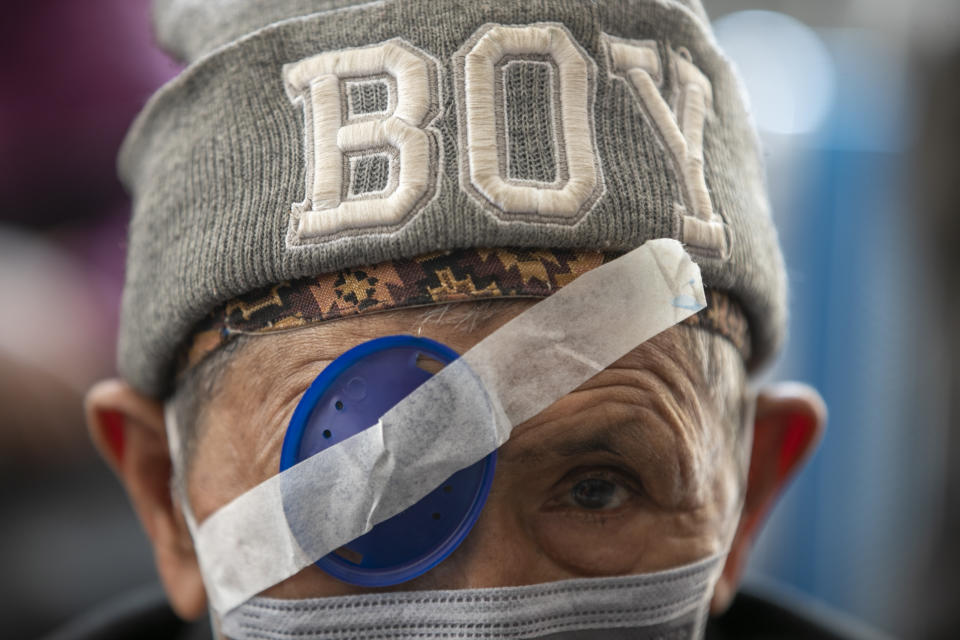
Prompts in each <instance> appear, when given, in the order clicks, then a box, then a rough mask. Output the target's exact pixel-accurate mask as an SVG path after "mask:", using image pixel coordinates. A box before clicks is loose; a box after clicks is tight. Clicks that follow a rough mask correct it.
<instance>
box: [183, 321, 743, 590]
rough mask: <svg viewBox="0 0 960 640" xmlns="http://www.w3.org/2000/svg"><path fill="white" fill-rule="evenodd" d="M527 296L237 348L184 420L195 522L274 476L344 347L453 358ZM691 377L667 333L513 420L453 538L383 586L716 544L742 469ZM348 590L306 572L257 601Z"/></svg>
mask: <svg viewBox="0 0 960 640" xmlns="http://www.w3.org/2000/svg"><path fill="white" fill-rule="evenodd" d="M528 304H529V303H514V304H513V305H512V306H511V307H510V308H509V310H507V311H506V312H504V313H498V314H497V315H496V316H494V317H493V318H490V319H489V320H488V321H487V322H485V323H481V324H479V325H478V326H476V327H473V328H472V329H470V330H467V329H466V328H465V326H464V325H465V324H466V323H460V324H459V325H458V324H456V323H451V322H449V318H448V319H447V321H446V322H444V323H442V324H440V323H435V322H418V321H417V320H418V319H419V318H421V317H422V311H412V312H398V313H390V314H384V315H381V316H370V317H357V318H352V319H347V320H342V321H339V322H335V323H329V324H326V325H320V326H317V327H315V328H313V329H308V330H301V331H295V332H290V333H286V334H277V335H273V336H261V337H257V338H256V339H252V340H250V341H248V342H247V343H246V344H245V345H244V347H243V348H242V349H241V350H239V351H238V353H237V355H236V356H235V357H234V358H233V359H232V360H231V363H230V366H229V368H228V370H227V371H225V373H224V377H223V378H222V385H221V391H220V392H219V393H218V394H217V395H216V396H215V397H213V398H210V399H209V403H208V405H207V411H206V412H205V414H204V415H203V420H202V421H201V422H200V424H198V425H197V427H198V428H199V432H198V440H197V443H196V454H195V457H194V458H193V460H192V464H191V466H190V472H189V474H188V484H187V486H188V495H189V499H190V502H191V505H192V508H193V511H194V513H195V515H196V517H197V519H198V520H199V521H201V522H202V521H203V520H204V519H205V518H206V517H208V516H209V515H210V514H211V513H213V512H214V511H215V510H216V509H218V508H219V507H221V506H223V505H224V504H226V503H227V502H229V501H230V500H231V499H232V498H234V497H236V496H237V495H239V494H240V493H242V492H244V491H246V490H247V489H249V488H251V487H253V486H255V485H257V484H258V483H260V482H262V481H263V480H266V479H267V478H269V477H270V476H272V475H274V474H276V473H277V469H278V466H279V460H280V449H281V443H282V441H283V437H284V434H285V430H286V426H287V424H288V423H289V421H290V418H291V416H292V414H293V411H294V408H295V407H296V405H297V402H298V401H299V399H300V398H301V396H302V395H303V392H304V391H305V390H306V389H307V387H308V386H309V385H310V383H311V382H312V381H313V379H314V378H315V377H316V376H317V374H318V373H320V371H321V370H322V369H323V368H324V367H325V366H326V365H327V364H329V363H330V361H331V360H333V359H334V358H336V357H337V356H338V355H339V354H340V353H342V352H343V351H345V350H346V349H349V348H350V347H353V346H355V345H356V344H359V343H361V342H363V341H365V340H369V339H371V338H375V337H377V336H381V335H389V334H397V333H411V332H412V333H419V334H420V335H423V336H426V337H429V338H433V339H435V340H439V341H441V342H443V343H445V344H447V345H449V346H451V347H452V348H454V349H456V350H457V351H458V352H461V353H462V352H464V351H466V350H467V349H469V348H470V347H471V346H473V345H474V344H475V343H476V342H477V341H479V340H480V339H481V338H483V337H484V336H485V335H487V334H489V333H490V332H491V331H493V330H494V329H496V328H497V327H498V326H499V325H501V324H503V322H505V321H506V320H508V319H509V318H510V317H512V316H513V315H515V314H516V313H517V312H519V311H520V310H522V309H523V308H525V307H526V306H528ZM457 312H458V310H456V309H455V310H454V311H453V312H452V314H453V315H456V314H457ZM674 331H691V329H689V328H682V329H676V330H674ZM725 346H727V345H725ZM702 378H703V372H702V364H701V363H700V356H697V355H695V354H690V353H685V352H684V351H683V350H682V348H681V347H679V346H678V340H677V336H676V335H674V333H673V332H668V333H667V334H663V335H661V336H660V337H658V338H656V339H654V340H652V341H650V342H648V343H646V344H644V345H641V346H640V347H638V348H637V349H635V350H634V351H633V352H631V353H630V354H628V355H627V356H625V357H624V358H622V359H621V360H619V361H618V362H616V363H615V364H614V365H613V366H611V367H609V368H608V369H606V370H605V371H603V372H602V373H601V374H599V375H597V376H596V377H594V378H592V379H591V380H589V381H588V382H586V383H585V384H583V385H582V386H581V387H580V388H579V389H577V390H576V391H574V392H573V393H570V394H569V395H567V396H565V397H563V398H561V399H560V400H559V401H558V402H556V403H555V404H554V405H553V406H551V407H550V408H549V409H548V410H547V411H545V412H543V413H542V414H540V415H538V416H536V417H535V418H533V419H532V420H529V421H528V422H526V423H524V424H522V425H519V426H518V427H517V428H516V429H515V430H514V431H513V435H512V436H511V438H510V440H509V441H508V442H507V443H506V444H505V445H504V446H503V447H502V448H501V449H500V451H499V453H498V464H497V470H496V475H495V478H494V483H493V488H492V490H491V493H490V496H489V498H488V500H487V503H486V506H485V508H484V510H483V512H482V514H481V517H480V519H479V521H478V522H477V524H476V526H475V528H474V529H473V530H472V532H471V533H470V535H469V536H468V537H467V539H466V541H465V542H464V544H463V545H462V546H461V547H460V548H459V549H458V550H457V551H456V552H455V553H454V554H453V555H452V556H450V557H449V558H448V559H447V560H445V561H444V562H442V563H441V564H440V565H439V566H438V567H436V568H435V569H433V570H432V571H430V572H428V573H427V574H425V575H424V576H422V577H420V578H419V579H417V580H415V581H412V582H408V583H406V584H402V585H399V586H398V587H397V588H402V589H420V588H467V587H492V586H503V585H523V584H532V583H538V582H547V581H553V580H560V579H564V578H572V577H581V576H602V575H623V574H634V573H641V572H649V571H656V570H661V569H666V568H669V567H674V566H678V565H682V564H686V563H689V562H692V561H694V560H698V559H700V558H703V557H705V556H709V555H711V554H714V553H717V552H719V551H722V550H724V549H725V548H726V545H727V543H728V541H729V539H730V537H731V536H732V534H733V530H734V527H735V524H736V517H737V515H738V506H739V496H740V493H739V490H740V486H741V481H740V478H739V475H742V474H741V473H739V472H738V465H737V463H736V456H735V455H734V451H733V442H732V438H731V437H730V436H731V434H730V433H728V432H729V431H731V428H730V427H729V426H726V427H725V426H724V422H723V417H722V416H720V415H718V411H717V408H716V407H712V406H709V403H706V402H704V401H703V400H702V398H703V397H704V395H705V394H704V393H703V391H704V381H703V380H702ZM361 591H363V589H361V588H359V587H354V586H351V585H348V584H345V583H342V582H339V581H337V580H335V579H333V578H331V577H329V576H328V575H327V574H325V573H324V572H323V571H321V570H320V569H318V568H316V567H310V568H308V569H306V570H304V571H302V572H300V573H299V574H298V575H296V576H294V577H293V578H291V579H289V580H287V581H285V582H283V583H281V584H280V585H277V586H276V587H274V588H273V589H271V590H269V591H268V592H267V595H272V596H277V597H289V598H292V597H307V596H324V595H341V594H349V593H357V592H361Z"/></svg>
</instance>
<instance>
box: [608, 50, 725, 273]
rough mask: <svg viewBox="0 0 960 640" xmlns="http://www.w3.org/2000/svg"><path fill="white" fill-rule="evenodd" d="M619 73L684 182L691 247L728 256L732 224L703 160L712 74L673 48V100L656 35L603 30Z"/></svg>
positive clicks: (683, 211)
mask: <svg viewBox="0 0 960 640" xmlns="http://www.w3.org/2000/svg"><path fill="white" fill-rule="evenodd" d="M603 38H604V40H605V41H606V44H607V49H608V51H609V53H610V68H611V70H612V72H613V73H614V74H615V77H620V78H623V79H624V80H625V81H626V82H627V84H628V85H630V86H631V87H632V88H633V90H634V91H635V93H636V94H637V96H638V97H639V102H640V104H641V106H642V107H643V110H644V112H645V113H646V115H647V118H648V119H649V120H650V122H651V123H652V124H653V127H654V129H655V130H656V131H657V133H658V134H659V136H660V138H661V140H662V141H663V144H664V146H665V147H666V149H667V151H668V152H669V155H670V156H671V157H672V159H673V161H674V163H675V164H676V168H677V176H678V177H679V178H680V181H681V183H682V188H681V194H682V195H681V197H682V198H683V202H680V203H677V210H678V213H679V215H680V216H681V220H682V221H683V224H682V232H681V240H682V241H683V242H684V243H685V244H687V245H688V246H689V247H690V248H691V249H693V250H695V251H699V252H700V253H705V254H708V255H713V256H716V257H720V258H726V257H728V256H729V253H730V246H729V240H728V236H727V227H726V225H725V224H724V222H723V219H722V218H721V217H720V216H719V215H718V214H717V213H716V212H715V211H714V208H713V203H712V202H711V200H710V192H709V190H708V189H707V183H706V178H705V175H704V166H703V128H704V123H705V122H706V119H707V117H708V115H709V114H710V113H712V109H713V88H712V86H711V84H710V80H709V79H708V78H707V77H706V76H705V75H704V74H703V72H702V71H700V69H698V68H697V67H696V66H695V65H694V64H693V62H692V61H691V60H690V55H689V53H688V52H687V51H686V50H684V49H681V50H678V51H674V50H672V49H668V52H669V58H670V59H669V61H668V64H670V65H672V71H673V74H672V75H673V76H674V77H675V78H676V83H677V91H676V95H675V101H674V104H673V105H672V108H671V106H670V105H668V104H667V101H666V100H665V99H664V97H663V95H661V87H662V85H663V68H662V64H661V60H660V54H659V52H658V49H657V43H656V42H655V41H653V40H623V39H620V38H616V37H614V36H611V35H608V34H603Z"/></svg>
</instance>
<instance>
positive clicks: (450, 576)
mask: <svg viewBox="0 0 960 640" xmlns="http://www.w3.org/2000/svg"><path fill="white" fill-rule="evenodd" d="M539 557H540V554H539V553H538V552H537V549H536V548H535V545H534V541H533V539H532V538H531V536H529V535H528V534H527V533H525V529H524V527H523V525H522V520H521V517H520V514H519V513H517V511H516V509H515V508H513V507H512V505H510V503H509V501H508V500H507V499H506V496H505V494H504V492H502V491H498V490H497V483H496V481H495V482H494V489H493V490H492V491H491V492H490V496H489V497H488V499H487V503H486V505H485V506H484V509H483V511H482V512H481V514H480V517H479V518H478V519H477V522H476V524H475V525H474V527H473V529H471V530H470V533H469V534H468V535H467V537H466V539H465V540H464V541H463V543H462V544H461V545H460V546H459V547H458V548H457V550H456V551H454V552H453V553H452V554H451V555H450V556H449V557H447V558H446V559H445V560H444V561H443V562H441V563H440V564H439V565H437V566H436V567H434V568H433V569H431V570H430V571H428V572H427V573H426V574H424V575H423V576H421V577H420V578H417V579H416V580H414V581H413V582H411V583H409V584H408V586H407V587H406V588H408V589H409V588H414V589H478V588H486V587H499V586H511V585H519V584H531V583H533V582H538V581H539V580H538V579H537V576H536V575H535V574H536V573H537V569H536V567H537V564H538V562H539Z"/></svg>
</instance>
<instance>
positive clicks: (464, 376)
mask: <svg viewBox="0 0 960 640" xmlns="http://www.w3.org/2000/svg"><path fill="white" fill-rule="evenodd" d="M705 306H706V303H705V297H704V292H703V285H702V282H701V279H700V270H699V268H698V267H697V265H696V264H695V263H694V262H693V261H692V260H691V259H690V257H689V256H688V255H687V254H686V252H685V251H684V249H683V247H682V246H681V245H680V243H679V242H677V241H676V240H666V239H661V240H651V241H649V242H647V243H646V244H644V245H643V246H641V247H639V248H638V249H635V250H633V251H631V252H629V253H627V254H625V255H623V256H621V257H619V258H617V259H616V260H613V261H611V262H609V263H607V264H605V265H603V266H601V267H598V268H596V269H594V270H592V271H589V272H587V273H585V274H583V275H581V276H580V277H578V278H577V279H576V280H574V281H573V282H571V283H570V284H568V285H566V286H565V287H563V288H562V289H560V290H559V291H558V292H557V293H555V294H553V295H552V296H550V297H549V298H546V299H544V300H542V301H541V302H538V303H537V304H535V305H533V306H532V307H530V308H529V309H528V310H527V311H525V312H524V313H522V314H520V315H519V316H517V317H516V318H514V319H512V320H511V321H509V322H507V323H506V324H505V325H503V326H502V327H501V328H500V329H498V330H497V331H495V332H494V333H492V334H491V335H489V336H487V337H486V338H484V339H483V340H481V341H480V342H479V343H477V344H476V345H475V346H474V347H473V348H471V349H470V350H468V351H467V352H466V353H465V354H463V355H462V356H461V357H460V358H459V359H457V360H455V361H453V362H452V363H450V364H449V365H447V366H446V367H444V368H443V369H442V370H441V371H440V372H439V373H437V374H436V375H434V376H433V377H432V378H430V379H429V380H427V381H426V382H425V383H423V384H422V385H421V386H419V387H418V388H417V389H416V390H414V391H413V392H412V393H410V394H409V395H408V396H407V397H406V398H404V399H403V400H402V401H400V402H399V403H398V404H397V405H395V406H394V407H393V408H392V409H390V410H389V411H388V412H387V413H385V414H384V415H383V416H382V417H381V418H380V420H379V421H378V422H377V424H375V425H373V426H371V427H370V428H368V429H366V430H364V431H362V432H360V433H358V434H356V435H355V436H352V437H350V438H348V439H346V440H344V441H343V442H341V443H339V444H337V445H336V446H333V447H330V448H328V449H325V450H323V451H321V452H320V453H318V454H316V455H314V456H312V457H310V458H307V459H305V460H303V461H302V462H300V463H298V464H296V465H294V466H292V467H290V468H288V469H286V470H285V471H283V472H281V473H278V474H277V475H275V476H273V477H271V478H269V479H268V480H266V481H264V482H262V483H261V484H259V485H257V486H256V487H254V488H253V489H251V490H249V491H247V492H246V493H244V494H242V495H240V496H239V497H237V498H235V499H234V500H233V501H231V502H230V503H228V504H227V505H225V506H224V507H222V508H220V509H219V510H218V511H216V512H215V513H213V514H212V515H211V516H210V517H209V518H207V519H206V520H205V521H204V522H202V523H200V524H199V525H197V524H196V523H194V522H193V518H192V516H191V515H190V513H189V506H188V505H186V504H185V505H184V508H185V510H187V511H188V513H187V520H188V523H190V525H191V527H190V528H191V531H192V534H193V537H194V543H195V547H196V550H197V556H198V558H199V562H200V567H201V570H202V573H203V577H204V583H205V586H206V590H207V596H208V598H209V600H210V603H211V605H212V607H213V609H214V610H215V611H217V613H219V614H221V615H222V614H225V613H226V612H227V611H230V610H231V609H233V608H235V607H237V606H238V605H240V604H241V603H243V602H245V601H246V600H247V599H249V598H251V597H252V596H254V595H256V594H258V593H260V592H261V591H263V590H264V589H267V588H269V587H271V586H273V585H275V584H277V583H279V582H281V581H283V580H285V579H287V578H289V577H290V576H293V575H294V574H296V573H297V572H299V571H300V570H301V569H303V568H304V567H307V566H309V565H310V564H312V563H313V562H315V561H316V560H318V559H319V558H321V557H323V556H325V555H326V554H328V553H330V552H331V551H334V550H335V549H338V548H340V547H341V546H343V545H344V544H346V543H349V542H350V541H352V540H354V539H356V538H358V537H359V536H361V535H363V534H364V533H366V532H368V531H369V530H370V529H371V528H372V527H373V526H374V525H376V524H378V523H379V522H382V521H384V520H386V519H388V518H390V517H392V516H394V515H396V514H398V513H400V512H402V511H404V510H405V509H407V508H408V507H410V506H412V505H413V504H415V503H416V502H417V501H419V500H420V499H421V498H423V497H424V496H425V495H427V494H428V493H430V492H431V491H433V490H434V489H435V488H436V487H438V486H440V485H441V484H442V483H443V482H444V480H446V479H447V478H448V477H450V476H451V475H452V474H454V473H455V472H457V471H459V470H461V469H463V468H465V467H467V466H469V465H471V464H473V463H475V462H477V461H478V460H481V459H483V458H484V457H485V456H487V455H489V454H490V453H491V452H493V451H494V450H496V449H497V448H498V447H499V446H500V445H502V444H503V443H504V442H506V441H507V439H508V438H509V437H510V432H511V430H512V429H513V427H515V426H516V425H519V424H521V423H523V422H524V421H526V420H528V419H530V418H532V417H534V416H535V415H537V414H538V413H540V412H541V411H543V410H544V409H546V408H547V407H548V406H550V405H551V404H553V403H554V402H555V401H556V400H558V399H560V398H561V397H563V396H564V395H566V394H568V393H570V392H571V391H573V390H574V389H576V388H577V387H579V386H580V385H581V384H583V383H584V382H585V381H587V380H588V379H589V378H591V377H593V376H594V375H596V374H597V373H599V372H600V371H602V370H603V369H605V368H606V367H608V366H610V365H611V364H612V363H613V362H615V361H616V360H618V359H619V358H621V357H622V356H624V355H625V354H627V353H628V352H629V351H631V350H632V349H634V348H635V347H636V346H638V345H639V344H641V343H643V342H645V341H646V340H648V339H650V338H652V337H653V336H655V335H657V334H658V333H660V332H662V331H664V330H665V329H668V328H669V327H671V326H673V325H674V324H677V323H678V322H680V321H682V320H683V319H684V318H687V317H688V316H690V315H692V314H694V313H696V312H697V311H700V310H701V309H703V308H704V307H705ZM167 413H168V420H167V423H168V431H169V432H170V434H171V447H172V448H174V449H175V448H176V443H175V442H174V438H175V436H176V434H175V432H176V429H174V428H171V425H172V423H173V422H172V418H173V416H172V412H171V411H168V412H167ZM174 455H176V451H174ZM285 505H286V509H285ZM291 505H296V508H295V510H293V511H291ZM303 523H309V524H310V526H304V524H303Z"/></svg>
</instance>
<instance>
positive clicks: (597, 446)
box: [508, 422, 639, 464]
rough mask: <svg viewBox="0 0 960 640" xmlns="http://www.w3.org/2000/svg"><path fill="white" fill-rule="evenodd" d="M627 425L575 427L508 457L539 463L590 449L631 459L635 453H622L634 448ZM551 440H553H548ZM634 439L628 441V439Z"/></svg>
mask: <svg viewBox="0 0 960 640" xmlns="http://www.w3.org/2000/svg"><path fill="white" fill-rule="evenodd" d="M628 428H629V425H627V424H624V423H623V422H618V423H616V424H613V425H606V426H603V427H597V428H590V427H584V428H583V429H575V430H574V433H572V434H564V435H563V436H559V437H556V438H552V439H551V438H549V437H548V438H547V440H548V442H547V443H546V444H545V443H543V441H541V443H540V445H539V446H533V447H524V448H523V449H522V450H520V451H518V452H516V453H515V454H514V455H512V456H509V457H508V459H509V460H511V461H516V462H518V463H520V464H536V463H541V462H543V461H544V460H546V459H548V458H574V457H577V456H583V455H589V454H592V453H608V454H611V455H613V456H616V457H618V458H621V459H623V460H625V461H631V460H633V459H635V458H636V457H637V456H631V455H628V454H625V453H624V450H628V451H629V450H630V449H636V448H637V446H638V444H639V443H637V442H636V440H637V438H634V437H630V436H628V435H626V433H625V431H626V429H628ZM550 440H553V442H550ZM631 440H632V441H634V442H632V443H631V442H630V441H631Z"/></svg>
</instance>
